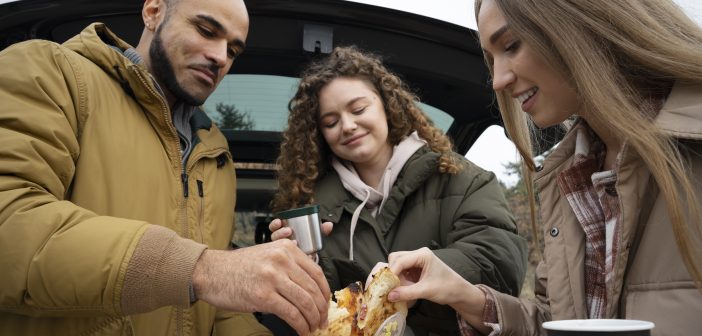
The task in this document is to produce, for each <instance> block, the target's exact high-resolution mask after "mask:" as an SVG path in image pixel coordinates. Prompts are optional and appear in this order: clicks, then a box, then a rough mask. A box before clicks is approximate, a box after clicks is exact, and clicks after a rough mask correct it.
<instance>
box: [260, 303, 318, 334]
mask: <svg viewBox="0 0 702 336" xmlns="http://www.w3.org/2000/svg"><path fill="white" fill-rule="evenodd" d="M270 307H271V308H272V309H271V310H270V312H271V313H272V314H275V315H277V316H278V317H280V318H281V319H282V320H283V321H285V322H287V323H288V325H290V326H291V327H292V328H293V329H295V331H296V332H297V334H298V335H307V334H309V333H310V332H311V331H312V328H311V327H310V326H309V324H308V322H307V320H306V319H305V317H304V316H303V315H302V313H301V312H300V310H299V309H297V307H295V305H293V304H292V303H290V301H288V300H287V299H285V298H284V297H282V296H280V295H277V298H276V299H274V300H271V306H270Z"/></svg>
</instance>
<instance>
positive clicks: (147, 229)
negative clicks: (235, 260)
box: [0, 41, 205, 316]
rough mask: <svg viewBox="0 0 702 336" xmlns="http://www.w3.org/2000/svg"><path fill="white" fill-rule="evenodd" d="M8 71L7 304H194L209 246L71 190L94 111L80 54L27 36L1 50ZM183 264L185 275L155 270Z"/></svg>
mask: <svg viewBox="0 0 702 336" xmlns="http://www.w3.org/2000/svg"><path fill="white" fill-rule="evenodd" d="M0 78H2V80H0V101H1V102H2V105H0V143H1V144H2V146H0V247H1V248H0V269H2V270H3V275H2V276H1V277H0V311H5V312H11V313H16V314H26V315H33V316H37V315H41V316H76V315H81V316H86V315H122V314H125V313H127V312H129V313H135V312H143V311H147V310H150V309H155V308H157V307H158V306H163V305H167V304H181V305H183V306H187V305H188V304H189V302H188V301H189V296H188V291H187V283H188V282H189V281H190V277H191V276H192V269H191V270H190V271H189V272H190V273H189V274H188V270H187V268H189V267H191V266H192V267H194V263H195V262H196V260H197V258H198V257H199V254H200V253H201V252H202V250H204V248H205V247H204V246H201V245H199V244H196V243H194V242H192V241H188V240H185V239H182V238H180V237H178V236H177V235H176V234H175V232H173V231H171V230H168V229H165V228H163V227H159V226H155V225H150V224H148V223H145V222H142V221H137V220H128V219H123V218H116V217H108V216H99V215H97V214H95V213H93V212H91V211H89V210H86V209H83V208H81V207H79V206H77V205H76V204H73V203H71V202H70V201H68V200H67V198H68V196H67V195H70V185H71V183H72V180H73V178H74V174H75V160H77V158H78V156H79V155H80V147H79V140H78V139H79V137H80V132H81V127H82V123H83V122H84V121H85V118H87V117H88V116H87V112H86V111H85V109H86V99H87V98H86V94H85V93H86V90H88V88H87V85H86V84H85V82H83V81H82V80H81V70H80V64H79V62H78V61H76V55H74V54H73V55H70V52H69V51H65V50H63V49H62V48H61V47H60V46H58V45H57V44H54V43H50V42H46V41H31V42H24V43H21V44H19V45H15V46H13V47H10V48H8V49H6V50H4V51H3V52H2V53H0ZM96 192H99V190H96ZM145 243H146V244H145ZM159 258H160V259H159ZM130 265H131V271H130ZM143 265H150V266H152V265H157V267H150V268H148V269H146V270H144V268H141V269H140V266H143ZM183 265H184V266H183ZM183 267H185V269H182V268H183ZM174 268H176V269H177V268H180V269H181V271H180V276H178V277H176V279H172V278H171V279H168V277H164V276H160V277H159V276H157V277H154V276H152V275H154V274H159V272H161V271H164V270H170V269H174ZM142 270H143V271H142ZM149 272H150V274H145V273H149ZM129 278H132V280H131V281H129ZM125 279H126V280H125ZM134 279H137V280H134ZM139 280H143V281H139ZM125 282H127V283H131V284H138V285H132V286H127V287H125V285H124V284H125ZM159 294H160V296H159ZM144 296H146V300H144V299H143V297H144ZM139 297H141V299H142V301H139V302H137V303H132V302H131V301H130V299H129V298H139ZM125 299H126V300H125ZM145 301H146V302H145Z"/></svg>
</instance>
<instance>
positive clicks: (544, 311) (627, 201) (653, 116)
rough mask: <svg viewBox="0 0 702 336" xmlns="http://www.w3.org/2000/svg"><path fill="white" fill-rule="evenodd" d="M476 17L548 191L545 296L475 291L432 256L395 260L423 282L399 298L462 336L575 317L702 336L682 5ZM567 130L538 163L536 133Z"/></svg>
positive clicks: (565, 6)
mask: <svg viewBox="0 0 702 336" xmlns="http://www.w3.org/2000/svg"><path fill="white" fill-rule="evenodd" d="M475 8H476V13H477V22H478V30H479V33H480V43H481V46H482V48H483V50H484V53H485V60H486V62H487V64H488V67H489V68H490V71H491V74H492V80H493V81H492V84H493V88H494V89H495V91H496V94H497V101H498V104H499V107H500V110H501V113H502V117H503V119H504V121H505V126H506V128H507V131H508V133H509V134H510V136H511V138H512V139H513V140H514V142H515V144H516V145H517V148H518V150H519V152H520V153H521V156H522V158H523V161H524V164H525V166H526V171H527V172H528V174H527V176H531V175H533V181H534V186H535V187H536V190H537V191H538V198H539V213H538V216H535V217H537V218H539V221H540V223H541V226H542V227H541V232H542V233H543V235H544V241H545V249H544V255H543V257H544V258H543V261H542V262H541V263H540V265H539V266H538V268H537V275H536V286H535V288H536V289H535V292H536V293H535V294H536V299H535V300H532V301H528V300H518V299H515V298H513V297H509V296H505V295H503V294H500V293H498V292H496V291H494V290H492V289H489V288H487V287H485V286H481V285H478V286H474V285H472V284H470V283H468V282H466V281H465V280H463V279H460V278H459V277H457V276H455V274H453V273H452V271H450V269H448V268H447V267H445V265H443V264H442V263H441V261H440V260H438V259H436V258H434V257H433V256H432V255H431V254H428V253H427V252H426V251H423V250H419V251H414V252H402V253H398V254H392V255H391V256H390V264H391V268H392V269H393V270H394V271H395V272H397V273H398V274H403V275H404V274H413V275H412V276H409V277H406V279H405V280H406V281H409V282H411V283H412V282H416V283H414V284H412V285H409V286H406V287H401V288H399V289H398V290H396V291H395V292H392V293H391V294H390V298H391V299H393V300H409V299H417V298H426V299H430V300H432V301H435V302H438V303H442V304H448V305H451V306H452V307H454V308H455V309H456V310H457V311H458V312H459V313H460V316H461V321H460V323H461V324H462V325H463V326H464V328H463V329H464V334H465V335H470V334H473V333H475V332H476V331H478V332H480V333H482V334H491V335H537V334H544V331H543V330H542V329H541V327H540V326H541V323H542V322H544V321H548V320H561V319H576V318H577V319H587V318H627V319H643V320H650V321H653V322H654V323H655V324H656V327H655V329H654V330H653V335H664V334H665V335H692V334H699V332H700V330H702V319H700V316H702V294H700V289H701V288H702V282H701V280H702V273H700V272H701V270H702V267H701V260H702V258H701V255H700V246H701V240H700V193H702V186H701V184H700V176H702V173H701V172H702V141H701V140H702V30H701V29H700V28H699V27H698V26H697V25H695V24H694V23H693V22H692V21H691V20H690V19H689V18H688V17H687V16H685V15H684V14H683V13H682V11H681V10H680V8H678V7H677V6H676V5H675V4H674V3H673V2H672V1H669V0H636V1H633V0H632V1H610V0H599V1H575V0H570V1H568V0H560V1H552V0H543V1H535V0H520V1H507V0H483V1H480V0H478V1H476V6H475ZM568 119H575V123H574V124H573V125H572V127H570V128H569V130H568V133H567V135H566V136H565V138H564V139H563V140H562V141H561V143H560V144H559V145H558V147H557V148H556V149H555V150H554V151H553V152H552V154H550V155H549V157H548V158H547V159H546V160H545V161H544V163H543V165H542V166H540V167H536V165H535V164H534V161H533V159H532V154H533V153H532V147H531V141H530V130H529V128H528V126H527V125H528V124H529V123H533V124H535V125H536V126H538V127H548V126H553V125H558V124H561V123H563V122H565V121H566V120H568ZM532 195H533V192H532ZM406 270H413V272H409V273H406V272H405V271H406Z"/></svg>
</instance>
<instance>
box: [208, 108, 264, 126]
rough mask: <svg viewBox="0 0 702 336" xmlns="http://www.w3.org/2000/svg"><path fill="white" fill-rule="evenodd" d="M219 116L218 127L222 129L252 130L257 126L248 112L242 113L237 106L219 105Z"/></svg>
mask: <svg viewBox="0 0 702 336" xmlns="http://www.w3.org/2000/svg"><path fill="white" fill-rule="evenodd" d="M215 109H216V110H217V113H218V114H219V119H218V121H217V127H219V128H220V129H236V130H252V129H254V127H255V126H256V124H255V123H254V120H253V119H252V118H251V116H250V115H249V113H248V112H241V111H239V109H237V108H236V106H234V105H233V104H232V105H228V104H225V103H217V107H216V108H215Z"/></svg>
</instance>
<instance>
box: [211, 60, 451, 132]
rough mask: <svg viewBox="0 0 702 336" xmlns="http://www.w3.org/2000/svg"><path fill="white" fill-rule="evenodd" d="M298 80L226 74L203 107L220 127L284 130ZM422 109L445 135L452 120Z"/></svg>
mask: <svg viewBox="0 0 702 336" xmlns="http://www.w3.org/2000/svg"><path fill="white" fill-rule="evenodd" d="M298 81H299V79H298V78H293V77H283V76H270V75H245V74H236V75H227V76H226V77H224V79H223V80H222V83H220V84H219V86H218V87H217V89H216V90H215V92H214V93H213V94H212V95H211V96H210V97H209V98H208V99H207V101H206V102H205V104H204V109H205V112H207V114H208V115H209V116H210V118H212V120H213V121H214V122H216V123H217V125H219V126H220V128H223V129H243V130H256V131H278V132H280V131H282V130H283V129H285V126H286V124H287V121H288V102H289V101H290V98H291V97H292V96H293V95H294V94H295V89H296V88H297V83H298ZM419 106H420V108H421V109H422V110H423V111H424V112H425V113H426V114H427V115H429V117H430V118H431V119H432V120H433V121H434V123H435V124H436V126H437V127H439V128H440V129H441V130H442V131H444V133H445V132H446V131H448V129H449V127H450V126H451V123H453V118H452V117H451V116H450V115H448V114H447V113H445V112H444V111H441V110H439V109H437V108H435V107H433V106H430V105H427V104H423V103H419Z"/></svg>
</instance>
